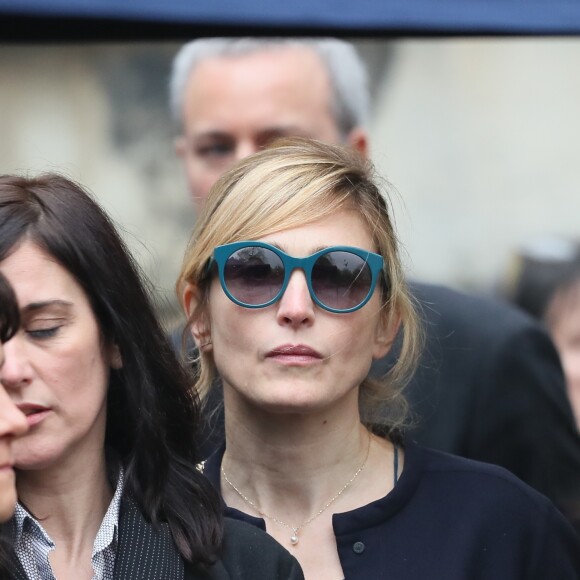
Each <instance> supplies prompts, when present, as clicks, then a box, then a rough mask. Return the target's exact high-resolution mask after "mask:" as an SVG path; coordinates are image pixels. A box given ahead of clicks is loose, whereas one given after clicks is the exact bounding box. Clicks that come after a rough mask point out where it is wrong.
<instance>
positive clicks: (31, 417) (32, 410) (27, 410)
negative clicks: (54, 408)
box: [16, 403, 50, 427]
mask: <svg viewBox="0 0 580 580" xmlns="http://www.w3.org/2000/svg"><path fill="white" fill-rule="evenodd" d="M16 406H17V407H18V408H19V409H20V410H21V411H22V412H23V413H24V415H26V422H27V423H28V426H29V427H32V426H33V425H38V423H40V422H41V421H43V420H44V419H46V417H47V416H48V414H49V413H50V408H49V407H44V406H43V405H36V404H34V403H21V404H19V405H16Z"/></svg>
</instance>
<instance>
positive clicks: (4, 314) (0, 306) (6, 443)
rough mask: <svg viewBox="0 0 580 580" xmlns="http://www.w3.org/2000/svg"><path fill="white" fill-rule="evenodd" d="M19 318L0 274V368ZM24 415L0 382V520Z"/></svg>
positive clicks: (12, 491)
mask: <svg viewBox="0 0 580 580" xmlns="http://www.w3.org/2000/svg"><path fill="white" fill-rule="evenodd" d="M19 325H20V319H19V316H18V306H17V304H16V298H15V296H14V292H13V291H12V288H11V287H10V285H9V284H8V281H7V280H6V278H4V276H2V274H0V368H2V365H3V364H4V348H3V346H2V345H3V344H4V343H5V342H6V341H7V340H8V339H10V338H11V337H12V336H13V335H14V333H15V332H16V331H17V330H18V326H19ZM26 429H27V424H26V418H25V417H24V415H23V413H22V411H20V410H18V409H17V408H16V406H15V405H14V403H13V402H12V401H11V400H10V398H9V397H8V395H7V393H6V391H5V390H4V388H3V387H2V386H1V385H0V522H4V521H6V520H7V519H8V518H9V517H10V516H11V515H12V513H13V512H14V505H15V504H16V488H15V486H14V469H13V467H14V454H13V452H12V443H13V441H14V438H15V437H17V436H18V435H22V434H23V433H25V432H26ZM1 550H2V546H1V545H0V554H1Z"/></svg>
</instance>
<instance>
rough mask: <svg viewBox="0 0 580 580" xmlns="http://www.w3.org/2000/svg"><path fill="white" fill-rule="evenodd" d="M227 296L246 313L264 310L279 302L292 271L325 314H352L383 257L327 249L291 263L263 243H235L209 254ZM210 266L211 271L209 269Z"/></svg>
mask: <svg viewBox="0 0 580 580" xmlns="http://www.w3.org/2000/svg"><path fill="white" fill-rule="evenodd" d="M214 262H215V264H217V268H218V274H219V279H220V283H221V285H222V288H223V291H224V292H225V293H226V295H227V297H228V298H229V299H230V300H231V301H232V302H235V303H236V304H238V305H239V306H244V307H245V308H265V307H266V306H270V304H274V302H276V301H277V300H279V299H280V298H281V297H282V295H283V294H284V291H285V290H286V288H287V287H288V282H289V280H290V276H291V274H292V272H293V271H294V270H296V269H300V270H302V271H303V272H304V275H305V276H306V282H307V284H308V290H309V291H310V296H311V297H312V300H313V301H314V302H315V303H316V304H318V306H320V307H321V308H324V309H325V310H328V311H329V312H337V313H344V312H354V311H355V310H358V309H359V308H362V307H363V306H364V305H365V304H366V303H367V302H368V301H369V300H370V298H371V296H372V295H373V292H374V290H375V287H376V285H377V280H378V279H379V274H380V273H381V271H382V269H383V258H382V257H381V256H379V255H378V254H373V253H372V252H369V251H367V250H361V249H360V248H351V247H349V246H332V247H329V248H324V249H323V250H320V251H319V252H316V253H315V254H312V255H311V256H308V257H306V258H294V257H293V256H289V255H288V254H286V253H285V252H283V251H282V250H280V249H279V248H276V247H275V246H271V245H270V244H266V243H264V242H234V243H233V244H225V245H223V246H218V247H217V248H215V249H214V252H213V260H212V262H211V263H214ZM211 263H210V266H211Z"/></svg>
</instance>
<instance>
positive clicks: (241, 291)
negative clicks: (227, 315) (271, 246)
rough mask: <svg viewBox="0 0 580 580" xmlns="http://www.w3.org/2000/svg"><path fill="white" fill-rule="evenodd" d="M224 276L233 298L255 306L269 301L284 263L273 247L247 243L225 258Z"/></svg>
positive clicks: (278, 284) (277, 288) (281, 279)
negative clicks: (268, 247)
mask: <svg viewBox="0 0 580 580" xmlns="http://www.w3.org/2000/svg"><path fill="white" fill-rule="evenodd" d="M224 280H225V283H226V286H227V288H228V291H229V292H230V294H231V295H232V296H233V297H234V298H235V299H236V300H238V301H240V302H242V303H243V304H248V305H251V306H258V305H260V304H265V303H267V302H269V301H270V300H272V298H274V296H276V294H278V292H280V289H281V288H282V284H283V282H284V265H283V264H282V260H281V259H280V257H279V256H278V255H277V254H275V253H274V252H272V250H268V249H267V248H260V247H255V246H249V247H246V248H242V249H240V250H238V251H236V252H234V253H233V254H232V255H231V256H230V257H229V258H228V259H227V261H226V263H225V267H224Z"/></svg>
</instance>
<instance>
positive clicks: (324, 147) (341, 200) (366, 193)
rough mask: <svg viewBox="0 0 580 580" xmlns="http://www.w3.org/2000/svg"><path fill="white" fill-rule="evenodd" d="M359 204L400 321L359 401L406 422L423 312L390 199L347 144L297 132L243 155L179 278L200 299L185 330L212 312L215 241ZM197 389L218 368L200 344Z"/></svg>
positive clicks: (386, 296)
mask: <svg viewBox="0 0 580 580" xmlns="http://www.w3.org/2000/svg"><path fill="white" fill-rule="evenodd" d="M343 209H354V210H355V211H357V213H358V215H359V216H360V217H361V219H362V220H363V221H364V222H365V224H366V226H367V227H368V231H369V233H370V234H371V236H372V239H373V242H374V243H375V245H376V250H377V252H378V253H379V254H380V255H381V256H383V259H384V268H383V274H384V280H385V281H387V283H386V284H382V285H381V286H382V300H381V323H382V324H384V325H385V326H384V328H388V327H389V325H391V324H393V323H395V321H396V320H397V319H400V321H401V326H402V328H401V330H400V334H401V343H400V352H399V357H398V359H397V361H396V362H395V364H394V365H393V367H392V368H391V369H390V370H389V371H388V373H387V374H386V375H385V376H384V377H383V379H382V380H376V379H371V378H368V377H367V378H366V379H365V380H364V381H363V383H362V384H361V387H360V391H359V392H360V395H359V407H360V411H361V417H362V419H363V421H364V422H365V423H367V424H370V423H374V422H376V421H377V420H378V419H379V418H380V419H381V422H382V423H384V424H385V425H387V426H388V427H389V428H399V427H401V426H403V424H404V422H405V419H406V416H407V411H408V406H407V403H406V400H405V398H404V396H403V394H402V389H403V387H404V385H405V384H406V382H407V381H408V379H409V378H410V376H411V375H412V373H413V372H414V370H415V367H416V362H417V357H418V353H419V350H420V344H421V331H420V328H419V324H418V318H417V315H416V312H415V309H414V307H413V304H412V299H411V297H410V295H409V293H408V290H407V286H406V283H405V280H404V276H403V269H402V266H401V261H400V258H399V244H398V242H397V239H396V235H395V232H394V229H393V226H392V223H391V218H390V216H389V211H388V207H387V201H386V199H385V197H383V194H382V193H381V190H380V188H379V187H378V186H377V183H376V180H375V173H374V168H373V166H372V164H371V162H370V161H368V160H366V159H363V158H362V157H361V156H360V155H359V154H358V153H356V152H355V151H353V150H351V149H347V148H345V147H340V146H336V145H329V144H327V143H322V142H319V141H313V140H307V139H300V138H292V139H284V140H282V141H278V142H277V143H275V144H274V145H273V146H272V147H270V148H268V149H265V150H263V151H260V152H258V153H256V154H254V155H251V156H249V157H246V158H245V159H243V160H242V161H240V162H239V163H238V164H237V165H236V166H234V167H233V168H232V169H231V170H230V171H228V172H227V173H225V174H224V175H223V176H222V177H221V178H220V179H219V180H218V181H217V182H216V184H215V185H214V186H213V188H212V189H211V191H210V194H209V196H208V198H207V201H206V206H205V208H204V211H203V213H202V215H201V216H200V220H199V221H198V223H197V226H196V228H195V230H194V232H193V235H192V237H191V240H190V242H189V245H188V248H187V250H186V253H185V257H184V261H183V266H182V269H181V273H180V276H179V279H178V282H177V292H178V295H179V296H180V297H181V296H183V291H184V289H185V287H186V286H187V285H188V284H190V285H191V286H192V288H193V289H194V290H195V291H196V293H197V294H198V303H197V307H196V308H195V310H194V311H193V312H192V313H191V316H190V317H189V320H188V324H187V327H186V331H187V330H188V329H190V328H191V325H192V324H193V323H194V322H197V321H200V320H203V318H204V317H205V316H207V300H208V293H209V281H208V276H207V265H208V263H209V261H210V259H211V257H212V254H213V250H214V248H215V247H216V246H219V245H222V244H227V243H231V242H236V241H241V240H256V239H259V238H261V237H263V236H266V235H268V234H271V233H274V232H278V231H281V230H284V229H290V228H294V227H298V226H303V225H305V224H309V223H313V222H316V221H318V220H321V219H324V218H326V217H328V216H331V215H332V214H334V213H336V212H338V211H341V210H343ZM200 350H201V352H200V354H199V361H198V363H199V364H198V376H197V379H196V383H195V389H196V390H197V391H198V392H199V394H200V395H201V396H202V398H203V397H205V395H206V394H207V392H208V391H209V388H210V387H211V384H212V381H213V379H214V378H215V375H216V369H215V364H214V361H213V357H212V355H211V353H208V352H204V349H200Z"/></svg>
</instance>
